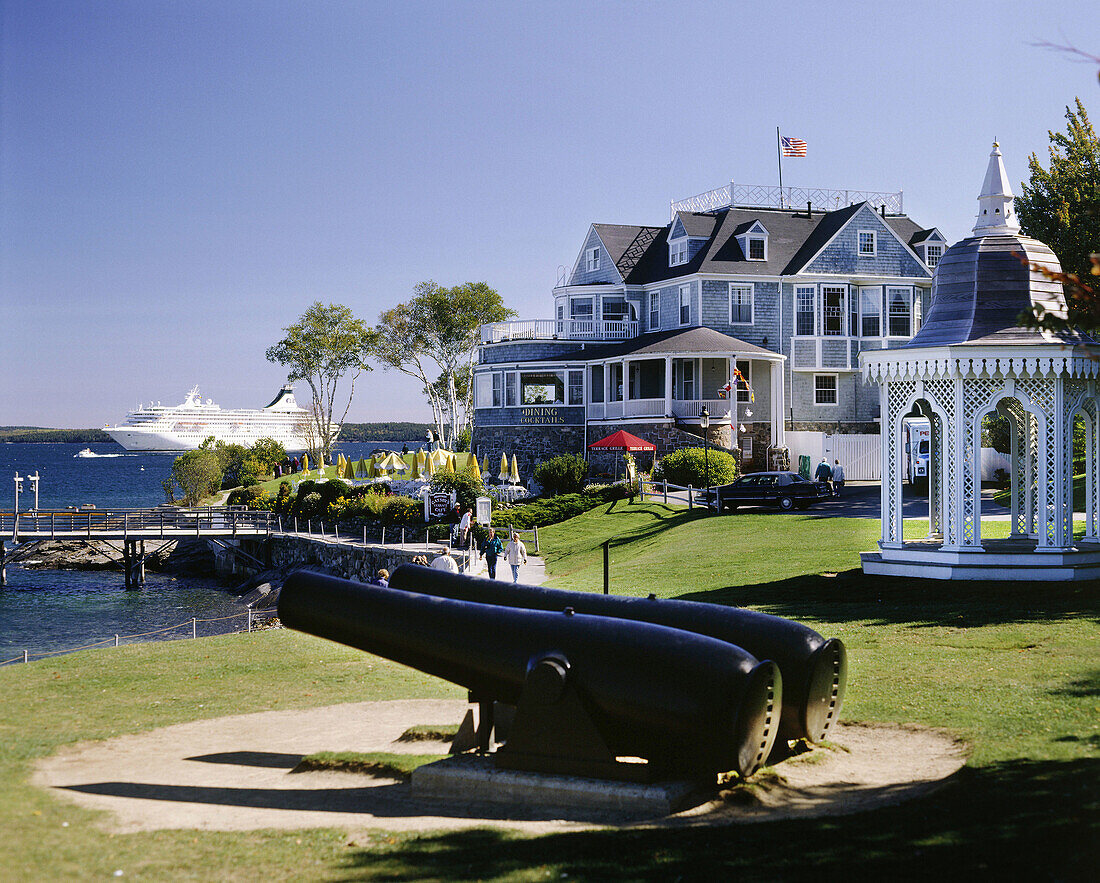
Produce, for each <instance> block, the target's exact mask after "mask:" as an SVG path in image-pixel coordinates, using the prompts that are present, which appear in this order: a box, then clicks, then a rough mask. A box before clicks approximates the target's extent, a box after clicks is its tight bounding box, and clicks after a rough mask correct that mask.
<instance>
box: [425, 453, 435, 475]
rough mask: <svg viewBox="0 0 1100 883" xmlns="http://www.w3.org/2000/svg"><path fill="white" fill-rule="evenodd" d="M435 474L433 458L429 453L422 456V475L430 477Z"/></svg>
mask: <svg viewBox="0 0 1100 883" xmlns="http://www.w3.org/2000/svg"><path fill="white" fill-rule="evenodd" d="M434 474H435V460H434V459H433V458H432V457H431V456H430V455H429V456H426V457H425V458H424V477H425V478H431V477H432V476H433V475H434Z"/></svg>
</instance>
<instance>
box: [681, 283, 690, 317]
mask: <svg viewBox="0 0 1100 883" xmlns="http://www.w3.org/2000/svg"><path fill="white" fill-rule="evenodd" d="M680 324H681V325H689V324H691V286H690V285H681V286H680Z"/></svg>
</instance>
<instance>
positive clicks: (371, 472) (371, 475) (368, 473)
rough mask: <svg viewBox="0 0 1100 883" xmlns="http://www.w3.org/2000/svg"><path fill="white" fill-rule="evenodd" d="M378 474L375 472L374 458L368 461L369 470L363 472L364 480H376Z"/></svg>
mask: <svg viewBox="0 0 1100 883" xmlns="http://www.w3.org/2000/svg"><path fill="white" fill-rule="evenodd" d="M377 474H378V473H377V472H375V471H374V457H371V458H370V459H369V460H367V468H366V469H364V470H363V478H374V476H376V475H377Z"/></svg>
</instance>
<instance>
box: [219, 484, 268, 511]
mask: <svg viewBox="0 0 1100 883" xmlns="http://www.w3.org/2000/svg"><path fill="white" fill-rule="evenodd" d="M225 502H226V504H227V505H229V506H247V507H248V508H249V509H267V508H269V507H270V506H271V498H270V497H268V496H267V495H266V494H265V493H264V492H263V489H262V488H260V486H259V485H251V486H249V487H241V488H237V489H236V490H234V491H230V493H229V496H228V498H226V501H225Z"/></svg>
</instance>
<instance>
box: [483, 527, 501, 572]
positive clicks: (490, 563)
mask: <svg viewBox="0 0 1100 883" xmlns="http://www.w3.org/2000/svg"><path fill="white" fill-rule="evenodd" d="M478 551H480V552H481V554H482V555H484V556H485V566H486V567H488V568H489V579H496V578H497V558H499V557H500V556H501V555H503V554H504V543H502V542H501V540H500V537H498V536H497V532H496V531H495V530H493V528H491V527H490V528H489V536H488V537H486V538H485V541H484V542H483V543H482V544H481V548H480V549H479V550H478Z"/></svg>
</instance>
